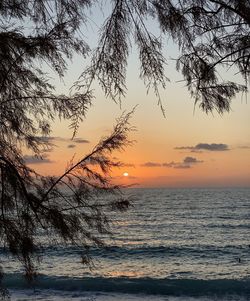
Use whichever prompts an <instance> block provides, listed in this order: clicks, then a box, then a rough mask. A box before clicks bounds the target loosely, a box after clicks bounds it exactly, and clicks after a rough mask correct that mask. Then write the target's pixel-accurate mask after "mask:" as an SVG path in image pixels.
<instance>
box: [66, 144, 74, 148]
mask: <svg viewBox="0 0 250 301" xmlns="http://www.w3.org/2000/svg"><path fill="white" fill-rule="evenodd" d="M75 147H76V145H75V144H69V145H68V146H67V148H75Z"/></svg>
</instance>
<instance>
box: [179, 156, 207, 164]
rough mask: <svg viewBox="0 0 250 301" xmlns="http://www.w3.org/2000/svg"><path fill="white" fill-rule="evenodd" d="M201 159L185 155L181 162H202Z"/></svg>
mask: <svg viewBox="0 0 250 301" xmlns="http://www.w3.org/2000/svg"><path fill="white" fill-rule="evenodd" d="M202 162H203V161H200V160H197V159H196V158H194V157H186V158H185V159H183V163H187V164H196V163H202Z"/></svg>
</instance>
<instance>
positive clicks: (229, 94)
mask: <svg viewBox="0 0 250 301" xmlns="http://www.w3.org/2000/svg"><path fill="white" fill-rule="evenodd" d="M98 3H101V1H91V0H76V1H68V0H51V1H47V0H22V1H21V0H15V1H12V0H3V1H1V2H0V16H1V21H0V115H1V116H0V207H1V217H0V232H1V241H2V243H3V244H4V245H5V247H6V248H7V249H8V250H9V251H10V252H11V253H12V254H13V255H15V256H17V258H18V259H20V260H21V261H22V262H23V264H24V266H25V268H26V274H27V276H29V277H32V275H33V273H34V256H35V254H36V251H37V250H38V249H39V247H40V246H39V242H38V241H37V240H36V234H37V230H38V229H43V230H44V231H45V233H47V234H49V233H50V232H52V233H55V234H56V237H57V238H58V241H63V242H65V243H73V244H78V243H79V244H81V246H82V247H83V248H84V247H85V248H87V247H88V245H89V244H91V243H95V244H98V245H99V244H102V241H101V240H100V239H99V238H98V236H97V235H95V233H102V232H108V220H107V218H106V216H105V214H104V210H103V209H104V206H105V205H107V206H111V207H112V208H117V209H121V210H122V209H125V208H126V207H127V206H128V205H129V202H128V201H127V200H124V199H120V200H119V198H120V189H119V187H117V186H114V185H113V184H112V182H111V181H110V178H108V176H107V175H108V172H109V170H110V168H112V167H117V166H119V165H120V164H121V163H119V162H113V161H112V160H111V159H110V157H109V154H110V153H111V152H112V151H113V150H120V149H122V148H123V147H125V146H126V145H128V144H130V142H129V140H128V138H127V133H128V131H129V130H130V129H131V128H130V126H129V125H128V119H129V117H130V115H131V114H128V115H123V116H122V117H121V118H120V119H119V120H118V123H117V125H116V126H115V127H114V131H113V133H112V134H111V135H110V136H109V137H107V138H104V139H102V140H101V141H100V143H99V144H98V145H97V146H96V147H95V148H94V150H93V151H92V152H91V153H90V154H89V155H87V156H86V157H84V158H83V159H82V160H80V161H79V162H77V163H73V162H72V163H71V164H70V165H69V166H68V167H67V168H66V172H65V174H63V175H62V176H61V177H59V178H55V177H47V178H45V177H42V176H40V175H38V174H37V173H36V172H35V171H34V170H31V169H30V168H29V167H28V166H27V165H26V164H25V161H24V155H23V149H24V148H26V149H29V150H30V151H32V152H33V153H34V154H35V155H36V156H40V157H41V156H42V152H43V150H45V149H46V148H48V147H49V142H48V141H49V140H48V139H45V138H44V137H46V136H48V135H49V134H50V131H51V122H53V120H54V118H55V117H56V116H59V118H61V119H67V120H70V121H71V128H72V135H73V136H74V135H75V134H76V132H77V129H78V126H79V122H81V120H82V119H83V118H85V116H86V112H87V109H88V107H89V106H90V104H91V100H92V98H93V96H94V95H93V91H92V83H93V82H94V81H97V82H98V83H99V84H100V86H101V87H102V89H103V91H104V92H105V95H106V96H107V97H110V98H112V99H113V100H115V101H117V100H118V101H120V99H121V97H123V96H124V95H125V94H126V68H127V59H128V56H129V52H130V50H131V44H132V43H131V41H132V39H134V43H135V45H136V46H137V47H138V51H139V60H140V62H141V69H140V77H141V79H143V80H144V82H145V84H146V86H147V88H148V89H150V88H152V89H153V90H154V92H155V94H156V96H157V98H158V103H159V105H160V106H161V108H162V110H163V107H162V103H161V98H160V94H159V90H158V89H159V87H160V86H161V87H163V88H165V86H166V81H168V78H167V77H166V76H165V72H164V68H165V63H166V59H165V57H164V55H163V51H165V50H163V45H162V40H161V39H160V38H157V37H155V36H154V35H153V34H152V33H151V32H150V29H149V28H148V26H147V22H146V20H147V19H148V18H151V19H154V20H155V22H157V23H158V24H159V28H160V32H161V33H162V35H163V36H164V35H166V36H168V37H171V38H172V39H173V41H174V42H176V43H177V44H178V45H179V49H180V56H179V57H178V58H177V65H176V67H177V70H180V71H181V73H182V74H183V77H184V81H186V84H187V87H188V89H189V90H190V92H191V95H192V96H193V97H194V99H195V103H199V104H200V107H201V108H202V110H204V111H205V112H211V111H213V110H217V111H218V112H219V113H223V112H224V111H229V110H230V102H231V100H232V98H233V97H234V96H235V95H236V93H238V92H241V91H242V92H246V91H247V84H248V81H249V72H250V69H249V62H250V36H249V35H250V32H249V27H250V2H249V1H247V0H246V1H243V0H230V1H229V0H190V1H185V0H179V1H177V0H176V1H168V0H110V9H111V12H110V15H109V16H108V18H107V19H106V20H105V22H104V24H103V26H102V27H101V31H100V37H99V42H98V45H97V48H96V49H94V51H93V52H92V53H90V49H89V46H88V45H87V44H86V43H85V41H84V38H83V34H82V31H83V30H84V25H86V23H87V22H88V14H89V9H90V7H91V6H92V7H93V5H97V4H98ZM74 53H77V54H80V55H82V56H83V57H86V56H87V55H91V62H90V65H89V67H87V68H86V69H85V70H84V71H83V73H82V74H81V76H80V78H79V80H78V81H76V82H75V84H74V85H73V87H72V89H71V92H70V94H69V95H57V94H56V93H55V92H54V87H53V86H52V85H51V83H50V80H49V77H48V76H47V74H46V73H45V71H44V68H43V66H44V64H47V65H49V66H50V68H52V70H53V71H54V72H55V73H57V74H58V76H59V77H63V76H64V74H65V71H66V69H67V62H68V60H70V59H72V58H73V55H74ZM223 68H226V70H227V69H229V68H232V70H233V71H234V72H235V73H238V74H239V75H240V76H241V77H242V78H243V79H244V82H243V84H239V83H237V82H236V81H234V82H228V81H226V80H225V79H223V78H224V77H223V76H221V75H220V73H221V70H223ZM221 74H223V72H222V73H221ZM98 168H99V169H98ZM98 170H99V171H98ZM105 193H113V194H115V195H117V194H118V201H115V200H114V201H113V202H111V203H109V204H105V203H103V202H99V201H98V200H100V199H101V198H100V196H102V195H103V194H105ZM83 261H85V262H88V258H87V257H85V258H84V260H83Z"/></svg>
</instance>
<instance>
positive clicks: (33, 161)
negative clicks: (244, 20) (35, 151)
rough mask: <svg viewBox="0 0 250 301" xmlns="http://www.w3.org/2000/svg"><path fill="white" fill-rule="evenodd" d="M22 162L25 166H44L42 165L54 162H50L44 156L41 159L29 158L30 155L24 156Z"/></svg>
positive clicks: (46, 156)
mask: <svg viewBox="0 0 250 301" xmlns="http://www.w3.org/2000/svg"><path fill="white" fill-rule="evenodd" d="M24 161H25V162H26V163H27V164H44V163H53V162H54V161H52V160H50V159H49V158H48V155H44V156H43V157H42V158H40V157H35V156H30V155H25V156H24Z"/></svg>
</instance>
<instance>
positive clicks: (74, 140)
mask: <svg viewBox="0 0 250 301" xmlns="http://www.w3.org/2000/svg"><path fill="white" fill-rule="evenodd" d="M73 142H74V143H79V144H83V143H89V140H86V139H82V138H75V139H73Z"/></svg>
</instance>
